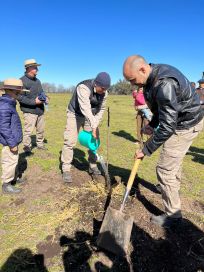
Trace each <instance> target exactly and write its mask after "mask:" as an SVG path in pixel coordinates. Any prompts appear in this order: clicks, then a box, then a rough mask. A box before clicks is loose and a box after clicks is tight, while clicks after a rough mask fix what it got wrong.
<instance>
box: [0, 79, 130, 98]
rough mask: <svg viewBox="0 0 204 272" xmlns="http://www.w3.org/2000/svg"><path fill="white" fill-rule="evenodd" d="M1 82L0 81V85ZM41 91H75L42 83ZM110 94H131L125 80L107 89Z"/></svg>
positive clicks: (62, 86) (70, 88)
mask: <svg viewBox="0 0 204 272" xmlns="http://www.w3.org/2000/svg"><path fill="white" fill-rule="evenodd" d="M2 84H3V82H2V81H0V85H2ZM42 87H43V90H44V91H45V92H46V93H73V91H74V90H75V86H73V85H72V86H70V87H65V86H64V85H62V84H59V85H56V84H54V83H48V82H44V83H42ZM108 91H109V93H110V94H119V95H129V94H131V93H132V86H131V85H130V83H129V82H128V81H126V80H121V79H120V80H118V82H116V83H115V84H113V85H111V87H110V88H109V90H108Z"/></svg>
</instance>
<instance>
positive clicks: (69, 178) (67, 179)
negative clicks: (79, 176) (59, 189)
mask: <svg viewBox="0 0 204 272" xmlns="http://www.w3.org/2000/svg"><path fill="white" fill-rule="evenodd" d="M62 179H63V181H64V182H65V183H72V176H71V173H70V172H68V171H66V172H63V173H62Z"/></svg>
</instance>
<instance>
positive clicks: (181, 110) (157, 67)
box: [143, 64, 203, 156]
mask: <svg viewBox="0 0 204 272" xmlns="http://www.w3.org/2000/svg"><path fill="white" fill-rule="evenodd" d="M150 65H151V67H152V71H151V73H150V75H149V78H148V79H147V82H146V85H145V87H144V96H145V100H146V101H147V104H148V105H149V107H150V109H151V111H152V113H153V118H152V121H151V122H150V126H151V127H153V128H155V129H156V130H155V132H154V133H153V136H152V137H151V139H150V140H148V141H147V143H146V144H145V146H144V148H143V153H144V154H146V155H149V156H150V155H151V154H152V153H153V152H154V151H155V150H157V149H158V148H159V147H160V146H161V145H162V144H163V143H164V142H165V141H166V140H168V139H169V138H170V137H171V135H172V134H174V133H175V131H176V130H183V129H188V128H190V127H193V126H194V125H196V124H197V123H199V122H200V121H201V120H202V118H203V112H202V109H201V106H200V101H199V96H198V94H197V93H196V92H194V91H193V90H192V87H191V85H190V82H189V81H188V79H187V78H186V77H185V76H184V75H183V74H182V73H181V72H180V71H179V70H177V69H176V68H174V67H172V66H170V65H166V64H150Z"/></svg>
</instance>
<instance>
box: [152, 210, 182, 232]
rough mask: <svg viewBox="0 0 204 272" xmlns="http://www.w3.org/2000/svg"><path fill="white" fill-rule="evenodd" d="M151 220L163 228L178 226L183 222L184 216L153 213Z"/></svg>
mask: <svg viewBox="0 0 204 272" xmlns="http://www.w3.org/2000/svg"><path fill="white" fill-rule="evenodd" d="M150 221H151V222H152V223H154V224H156V225H158V226H160V227H163V228H171V227H176V226H178V224H180V223H181V222H182V217H178V218H177V217H171V216H168V215H167V214H165V213H164V214H161V215H157V216H156V215H152V216H151V219H150Z"/></svg>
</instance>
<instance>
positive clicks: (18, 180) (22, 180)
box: [16, 178, 25, 184]
mask: <svg viewBox="0 0 204 272" xmlns="http://www.w3.org/2000/svg"><path fill="white" fill-rule="evenodd" d="M24 182H25V179H23V178H19V179H17V180H16V183H17V184H21V183H24Z"/></svg>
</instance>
